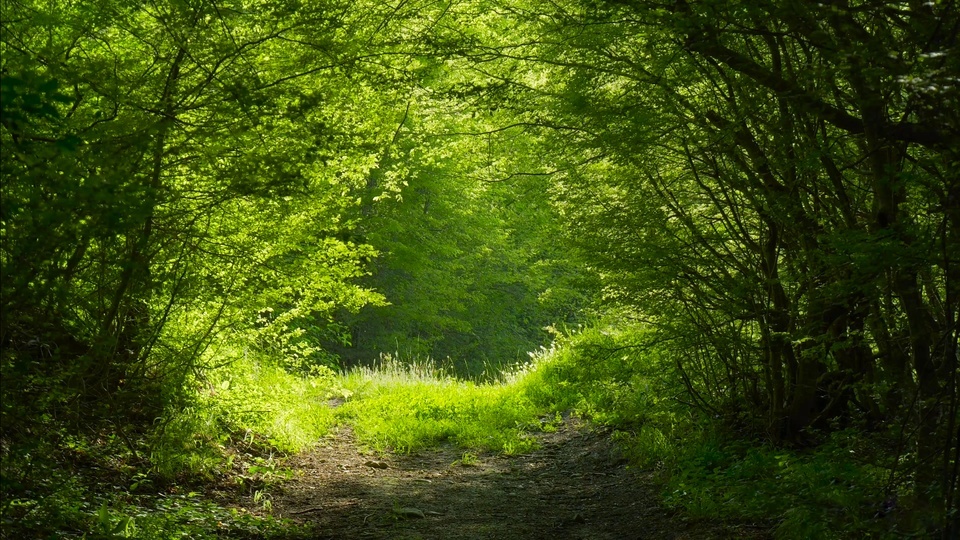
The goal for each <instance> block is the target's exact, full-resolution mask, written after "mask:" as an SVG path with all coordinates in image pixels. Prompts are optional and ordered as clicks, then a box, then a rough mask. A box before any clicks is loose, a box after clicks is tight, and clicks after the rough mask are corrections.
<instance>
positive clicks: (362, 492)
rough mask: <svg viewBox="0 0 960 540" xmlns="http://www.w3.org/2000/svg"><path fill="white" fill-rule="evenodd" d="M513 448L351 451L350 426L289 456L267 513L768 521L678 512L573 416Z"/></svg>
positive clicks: (400, 518)
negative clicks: (523, 447)
mask: <svg viewBox="0 0 960 540" xmlns="http://www.w3.org/2000/svg"><path fill="white" fill-rule="evenodd" d="M537 437H538V438H539V440H540V449H538V450H536V451H534V452H532V453H529V454H524V455H519V456H503V455H492V454H491V455H484V454H481V455H476V456H474V455H473V454H469V455H467V456H465V455H464V452H463V450H462V449H457V448H455V447H453V446H448V447H441V448H439V449H432V450H424V451H421V452H418V453H414V454H409V455H392V454H389V455H386V456H378V455H375V454H371V453H367V452H364V451H362V449H361V448H360V447H359V446H358V444H357V442H356V440H355V438H354V436H353V433H352V431H351V430H350V428H349V427H345V426H343V427H340V428H339V430H338V431H336V432H335V433H332V434H331V435H330V436H329V437H328V438H327V439H326V440H325V441H324V444H323V445H322V446H319V447H317V448H316V449H314V450H312V451H309V452H307V453H304V454H301V455H298V456H295V457H293V458H291V459H290V460H289V461H288V462H287V463H286V465H287V466H289V467H291V468H293V469H294V470H295V471H297V472H296V474H295V477H294V478H292V479H291V480H289V481H287V482H285V483H284V484H283V485H282V486H280V487H279V490H278V491H275V492H274V494H273V500H272V504H273V513H274V515H278V516H282V517H286V518H290V519H293V520H294V521H297V522H300V523H303V524H310V525H312V526H313V527H314V531H315V534H316V538H318V539H336V540H340V539H343V540H348V539H396V540H412V539H419V538H422V539H443V540H493V539H504V540H522V539H549V540H563V539H579V540H604V539H610V540H624V539H674V540H680V539H691V540H692V539H704V540H709V539H727V538H731V539H732V538H738V539H739V538H743V539H764V538H769V537H770V535H769V531H768V529H767V527H764V526H761V525H756V524H754V525H751V524H745V523H724V522H718V521H697V520H690V519H685V518H684V517H683V516H682V515H679V514H677V513H676V512H673V511H671V510H669V509H667V508H664V507H663V506H662V504H661V503H660V502H659V489H660V488H659V484H658V483H657V482H656V481H655V479H654V475H655V473H654V472H652V471H643V470H638V469H636V468H633V467H629V466H628V464H627V460H626V459H625V458H624V457H623V456H622V455H621V454H620V452H619V451H618V450H617V448H616V445H615V444H614V443H613V442H612V441H611V440H610V436H609V433H604V432H602V431H599V430H597V429H595V428H592V427H591V426H590V425H589V424H587V423H585V422H582V421H580V420H578V419H577V418H575V417H571V418H566V419H565V420H564V422H563V423H562V424H561V425H560V426H559V427H558V429H557V430H556V431H555V432H551V433H541V434H538V435H537Z"/></svg>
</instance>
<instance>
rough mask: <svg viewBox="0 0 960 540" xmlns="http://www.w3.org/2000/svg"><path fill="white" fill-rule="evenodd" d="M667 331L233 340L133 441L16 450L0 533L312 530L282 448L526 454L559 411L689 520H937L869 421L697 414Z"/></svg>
mask: <svg viewBox="0 0 960 540" xmlns="http://www.w3.org/2000/svg"><path fill="white" fill-rule="evenodd" d="M620 327H621V328H623V326H622V325H621V326H620ZM644 343H646V344H647V345H644ZM655 344H656V340H655V339H653V336H651V335H647V334H645V333H644V331H640V330H636V329H634V330H628V331H624V330H619V331H613V330H609V329H607V328H606V327H604V326H600V325H598V326H596V327H593V328H589V329H585V330H581V331H578V332H576V333H574V334H571V335H558V338H557V341H556V343H555V345H554V346H553V347H551V348H549V349H543V350H541V351H539V352H538V353H536V354H534V355H532V359H531V361H530V362H529V363H527V364H524V365H521V366H517V367H515V368H513V369H508V370H506V371H504V372H503V373H500V374H499V375H498V376H497V377H495V378H494V379H492V380H487V381H485V382H476V381H470V380H464V379H460V378H457V377H456V376H454V375H453V374H451V373H449V372H448V371H447V370H444V369H442V368H440V367H437V366H435V365H434V364H433V363H432V362H429V361H424V362H401V361H399V360H398V359H395V358H391V357H390V356H384V357H382V358H381V362H380V363H379V364H378V365H377V366H376V367H373V368H356V369H353V370H351V371H348V372H346V373H342V374H336V373H334V372H333V371H331V370H328V369H326V368H320V369H314V370H313V372H312V373H311V374H309V375H303V374H291V373H290V371H289V370H288V369H285V368H284V367H283V366H282V365H280V364H278V363H277V362H275V361H272V360H270V359H269V358H252V357H244V356H243V355H241V354H237V355H236V356H237V358H235V359H234V360H233V361H232V362H229V363H226V365H224V366H223V367H221V368H219V369H217V370H214V371H211V372H210V373H209V374H208V376H207V377H205V378H204V379H203V380H202V381H201V380H197V381H194V384H195V390H196V392H195V395H194V397H193V400H192V401H191V402H190V403H189V404H188V405H186V406H183V407H181V408H180V409H179V410H177V411H172V412H170V413H169V414H168V419H167V420H166V421H165V422H163V423H162V424H161V425H160V426H159V427H157V428H156V429H153V430H151V431H149V432H147V433H149V436H145V437H143V438H142V439H138V440H137V441H135V442H133V443H132V444H130V441H129V440H122V439H121V438H120V437H118V436H116V435H112V436H111V435H107V434H106V432H104V433H103V434H100V435H99V436H98V435H97V434H90V433H86V434H71V433H70V432H69V430H67V429H65V428H62V427H61V428H60V429H61V431H60V432H58V433H56V434H55V435H53V436H48V437H45V438H43V439H42V440H43V441H45V442H42V443H37V444H38V446H36V447H35V448H32V449H29V450H30V451H28V452H24V451H23V449H20V452H19V453H15V452H13V451H11V449H8V448H5V449H4V454H3V456H4V463H3V482H4V483H3V493H4V501H3V507H2V508H3V531H4V532H3V537H4V538H15V537H23V533H25V532H27V531H29V532H30V534H29V535H28V537H30V538H34V537H35V538H89V539H94V538H143V539H147V538H150V539H161V538H196V539H206V538H299V537H303V536H308V535H309V531H307V530H304V529H301V528H298V527H296V526H294V525H293V524H292V523H289V522H284V521H282V520H278V519H274V518H272V517H270V513H271V510H272V504H271V490H272V487H273V486H275V485H276V484H277V483H278V482H281V481H283V480H284V479H285V478H288V477H289V476H290V475H292V474H294V472H293V471H290V470H287V469H284V467H283V466H282V459H281V458H282V457H283V456H285V455H289V454H291V453H294V452H297V451H301V450H304V449H307V448H309V447H311V446H312V445H313V444H315V443H316V442H317V441H321V440H322V439H323V437H324V435H325V434H327V433H329V432H330V431H331V430H332V429H336V426H337V425H338V424H346V425H350V426H351V427H352V429H353V430H354V432H355V433H356V436H357V438H358V440H359V441H360V443H361V444H362V445H364V446H366V447H367V448H368V449H369V450H370V451H372V452H402V453H403V452H413V451H417V450H420V449H424V448H428V447H431V446H435V445H438V444H441V443H448V444H455V445H458V446H460V447H462V448H464V450H465V451H468V450H469V451H470V452H491V453H503V454H516V453H523V452H527V451H530V450H531V449H533V448H535V447H536V444H537V443H536V439H535V438H534V437H533V436H532V433H534V432H536V431H546V430H551V429H555V427H556V425H557V423H558V422H559V421H560V418H561V415H562V414H563V413H575V414H578V415H580V416H582V417H585V418H588V419H590V420H591V421H592V422H593V423H594V424H595V425H597V426H600V427H601V429H605V430H608V431H610V432H611V434H612V436H613V437H614V438H615V439H616V440H617V441H619V442H620V443H621V446H622V447H623V449H624V451H625V453H626V455H627V456H628V457H629V458H630V459H631V461H632V462H633V463H634V465H635V466H641V467H646V468H653V469H655V470H658V471H659V472H660V473H661V474H660V475H659V478H660V480H661V481H662V483H663V494H664V501H665V503H666V504H667V505H668V506H671V507H674V508H677V509H682V510H683V511H684V512H686V513H687V514H688V515H690V516H691V517H693V518H705V519H730V520H752V521H756V522H759V523H763V524H767V525H769V526H770V527H771V528H772V529H773V530H774V531H775V536H776V537H777V538H782V539H794V538H796V539H801V538H860V537H872V538H897V537H904V536H909V535H910V533H913V532H917V531H919V530H921V529H922V527H923V526H925V525H927V523H924V519H927V518H930V516H925V515H924V514H923V512H913V513H908V512H907V511H906V509H905V507H906V505H905V504H904V503H902V502H900V501H898V496H899V497H904V496H906V497H909V485H908V484H907V483H905V482H903V481H900V480H899V479H897V478H896V476H895V475H893V474H892V470H891V467H890V464H889V463H885V462H883V460H882V459H881V458H880V457H878V456H881V455H883V453H882V452H881V450H880V449H879V448H877V447H876V446H873V443H872V442H871V441H872V439H871V438H870V437H869V436H868V434H865V433H863V432H860V431H856V430H853V429H848V430H838V431H836V432H834V433H833V434H832V435H830V436H825V437H823V439H822V441H821V442H820V443H819V444H817V445H815V446H811V447H809V448H794V449H784V448H777V447H774V446H771V445H769V444H766V443H765V442H764V440H763V438H762V436H760V435H759V434H756V433H751V432H750V431H749V429H747V428H744V427H743V426H742V425H741V426H740V427H739V428H737V429H739V431H736V430H735V429H734V428H732V427H731V425H732V424H731V422H729V421H727V420H725V419H723V418H711V417H707V416H704V415H701V414H696V413H694V412H693V411H694V410H695V409H694V408H692V407H690V406H689V405H688V404H686V403H683V398H682V396H683V393H682V392H680V391H678V388H680V387H679V386H678V385H679V382H678V381H677V380H675V379H674V377H675V375H673V374H672V370H671V364H670V362H669V359H668V357H667V356H666V355H665V354H664V353H663V351H662V350H661V349H660V348H658V346H656V345H655ZM48 427H50V428H54V427H55V426H54V423H53V422H51V423H50V425H49V426H48ZM745 430H746V431H745ZM877 444H879V443H877ZM470 455H474V454H472V453H471V454H470ZM898 482H899V483H898ZM251 509H252V511H251ZM917 516H919V517H917ZM930 519H933V518H930Z"/></svg>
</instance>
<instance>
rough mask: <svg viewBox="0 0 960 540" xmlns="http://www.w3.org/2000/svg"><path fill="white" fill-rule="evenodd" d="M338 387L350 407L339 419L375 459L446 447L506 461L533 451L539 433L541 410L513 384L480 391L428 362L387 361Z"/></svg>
mask: <svg viewBox="0 0 960 540" xmlns="http://www.w3.org/2000/svg"><path fill="white" fill-rule="evenodd" d="M341 385H342V390H341V392H342V394H343V395H344V396H347V397H348V399H347V401H346V403H345V404H344V405H343V406H342V407H340V408H339V409H338V410H337V416H338V418H340V419H342V420H343V421H344V422H346V423H349V424H350V425H351V426H352V427H353V429H354V432H355V433H356V435H357V438H358V440H359V441H360V442H361V444H364V445H366V446H367V447H369V448H370V449H372V450H375V451H377V452H387V451H393V452H401V453H407V452H412V451H416V450H419V449H422V448H427V447H430V446H435V445H438V444H441V443H444V442H450V443H453V444H456V445H458V446H461V447H463V448H467V449H476V450H485V451H491V452H501V453H504V454H517V453H522V452H527V451H530V450H532V449H533V448H535V447H536V441H535V440H534V439H533V438H532V437H531V436H530V431H532V430H535V429H537V426H539V423H538V422H537V418H538V416H539V415H540V414H541V412H542V408H540V407H537V406H536V405H535V404H534V403H533V401H531V400H530V399H529V398H528V397H527V396H526V395H525V394H524V393H523V392H522V391H519V389H518V388H517V386H516V384H515V383H507V382H502V383H483V384H478V383H474V382H471V381H464V380H460V379H457V378H455V377H452V376H450V375H447V374H445V373H442V372H441V370H439V369H437V368H435V367H434V366H433V365H432V364H430V363H429V362H419V363H414V364H402V363H400V362H398V361H396V360H394V359H392V358H390V357H384V360H383V361H382V362H381V363H380V365H378V366H377V367H376V368H373V369H371V368H358V369H355V370H352V371H350V372H348V373H347V374H345V375H344V376H343V377H342V378H341Z"/></svg>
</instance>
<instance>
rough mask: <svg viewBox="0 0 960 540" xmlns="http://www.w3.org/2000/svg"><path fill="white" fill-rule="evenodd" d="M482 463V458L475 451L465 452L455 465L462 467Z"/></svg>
mask: <svg viewBox="0 0 960 540" xmlns="http://www.w3.org/2000/svg"><path fill="white" fill-rule="evenodd" d="M479 463H480V458H479V457H478V456H477V455H476V454H474V453H473V452H464V453H463V454H462V455H461V456H460V459H458V460H456V461H454V462H453V464H454V465H460V466H461V467H475V466H477V465H478V464H479Z"/></svg>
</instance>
